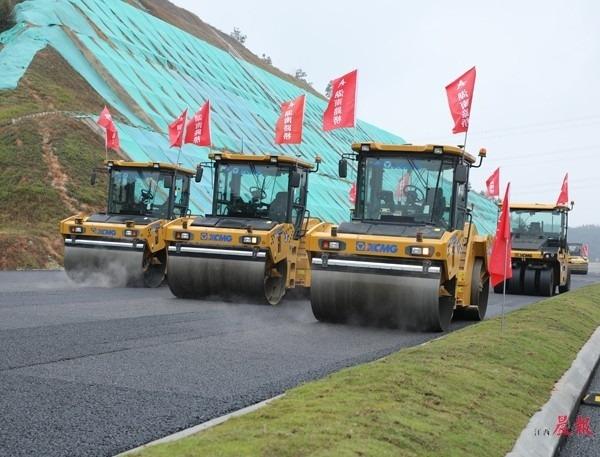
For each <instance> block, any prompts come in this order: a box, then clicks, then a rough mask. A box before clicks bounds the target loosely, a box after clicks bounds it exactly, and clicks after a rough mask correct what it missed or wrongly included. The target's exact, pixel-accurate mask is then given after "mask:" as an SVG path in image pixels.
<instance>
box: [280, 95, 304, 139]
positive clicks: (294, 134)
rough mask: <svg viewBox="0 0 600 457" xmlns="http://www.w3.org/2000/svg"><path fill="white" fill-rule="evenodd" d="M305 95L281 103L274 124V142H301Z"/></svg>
mask: <svg viewBox="0 0 600 457" xmlns="http://www.w3.org/2000/svg"><path fill="white" fill-rule="evenodd" d="M305 102H306V96H305V95H300V97H298V98H296V99H295V100H291V101H289V102H285V103H282V104H281V114H280V115H279V119H277V124H275V143H276V144H299V143H302V124H303V122H304V104H305Z"/></svg>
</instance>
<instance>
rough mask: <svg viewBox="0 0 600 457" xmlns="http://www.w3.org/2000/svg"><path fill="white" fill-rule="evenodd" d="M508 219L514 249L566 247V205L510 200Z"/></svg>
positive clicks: (567, 215) (567, 212) (567, 218)
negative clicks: (523, 202) (514, 201)
mask: <svg viewBox="0 0 600 457" xmlns="http://www.w3.org/2000/svg"><path fill="white" fill-rule="evenodd" d="M510 220H511V232H512V238H513V248H515V249H525V250H537V249H540V248H544V247H546V248H556V249H558V248H563V249H566V248H567V227H568V223H569V207H567V206H554V205H550V204H531V203H528V204H519V203H513V204H511V205H510Z"/></svg>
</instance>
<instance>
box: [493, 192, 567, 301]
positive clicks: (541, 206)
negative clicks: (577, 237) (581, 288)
mask: <svg viewBox="0 0 600 457" xmlns="http://www.w3.org/2000/svg"><path fill="white" fill-rule="evenodd" d="M569 210H570V208H569V207H568V206H556V205H554V204H547V203H511V204H510V224H511V233H512V251H511V262H512V278H511V279H509V280H508V281H507V282H506V292H507V293H510V294H519V295H540V296H544V297H549V296H552V295H554V293H555V292H556V288H557V287H558V290H559V292H561V293H562V292H567V291H568V290H569V289H570V288H571V273H570V271H569V250H568V244H567V230H568V226H569V224H568V222H569ZM502 290H503V283H500V284H498V285H497V286H496V287H495V288H494V291H495V292H496V293H502Z"/></svg>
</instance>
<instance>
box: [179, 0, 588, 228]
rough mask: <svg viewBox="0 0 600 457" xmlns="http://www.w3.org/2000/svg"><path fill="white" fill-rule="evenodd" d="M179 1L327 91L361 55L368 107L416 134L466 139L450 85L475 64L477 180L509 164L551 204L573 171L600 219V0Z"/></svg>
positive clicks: (420, 139) (529, 196) (526, 193)
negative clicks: (456, 120) (480, 161)
mask: <svg viewBox="0 0 600 457" xmlns="http://www.w3.org/2000/svg"><path fill="white" fill-rule="evenodd" d="M174 2H175V3H176V4H177V5H179V6H182V7H184V8H187V9H189V10H190V11H192V12H194V13H196V14H197V15H198V16H199V17H201V18H202V19H203V20H204V21H206V22H208V23H209V24H211V25H213V26H215V27H217V28H219V29H221V30H223V31H224V32H231V31H232V30H233V28H234V27H238V28H240V29H241V30H242V32H243V33H244V34H246V35H247V36H248V39H247V41H246V45H247V46H248V47H249V48H250V49H251V50H252V51H253V52H254V53H256V54H258V55H261V54H262V53H265V54H267V55H269V56H270V57H271V58H272V60H273V64H274V65H275V66H277V67H279V68H281V69H282V70H284V71H287V72H289V73H293V72H294V71H295V69H296V68H302V69H303V70H304V71H306V73H308V79H309V81H312V82H313V84H314V86H315V88H317V89H318V90H320V91H321V92H324V88H325V86H326V85H327V82H328V81H329V80H330V79H332V78H335V77H338V76H340V75H342V74H344V73H345V72H348V71H350V70H352V69H354V68H358V70H359V87H358V117H359V118H360V119H363V120H365V121H367V122H371V123H373V124H375V125H378V126H380V127H383V128H385V129H387V130H389V131H391V132H394V133H396V134H398V135H400V136H402V137H403V138H405V139H406V140H407V141H408V142H411V143H446V144H462V142H463V135H462V134H461V135H453V134H452V133H451V131H452V119H451V117H450V113H449V110H448V105H447V100H446V94H445V90H444V87H445V86H446V84H448V83H449V82H451V81H453V80H454V79H456V78H457V77H458V76H460V74H462V73H463V72H465V71H466V70H468V69H469V68H471V67H472V66H473V65H476V66H477V82H476V84H475V94H474V99H473V106H472V114H471V127H470V132H469V137H468V140H467V149H468V150H470V151H471V152H474V153H476V152H477V151H478V149H479V148H480V147H482V146H483V147H486V148H487V150H488V160H487V161H486V162H484V166H483V167H482V168H481V169H479V170H474V172H473V173H472V175H471V176H472V182H473V186H474V188H475V189H478V190H479V189H482V188H483V187H484V181H485V179H486V178H487V177H488V176H489V175H490V174H491V172H492V171H493V170H494V169H495V168H496V167H498V166H499V167H501V186H502V188H504V186H505V184H506V182H507V181H511V183H512V184H511V194H512V195H511V197H512V200H513V201H530V200H534V201H539V202H552V203H553V202H555V201H556V198H557V196H558V193H559V189H560V185H561V183H562V179H563V176H564V174H565V173H566V172H567V171H568V172H569V183H570V197H571V199H572V200H575V210H574V211H573V212H572V213H571V224H572V225H581V224H590V223H595V224H600V182H599V180H598V178H597V176H598V169H599V168H600V135H599V133H600V2H598V1H596V0H587V1H586V0H571V1H557V0H550V1H541V0H539V1H522V0H521V1H516V0H510V1H502V2H500V1H489V2H482V1H475V0H473V1H462V0H457V1H453V2H447V1H442V0H439V1H433V0H428V1H427V0H425V1H420V2H413V1H411V2H409V1H392V0H371V1H358V0H354V1H351V0H346V1H338V0H330V1H323V0H320V1H317V0H303V1H300V2H293V3H291V2H284V1H281V0H257V1H253V2H249V1H241V0H239V1H220V2H215V1H214V0H211V1H209V0H174Z"/></svg>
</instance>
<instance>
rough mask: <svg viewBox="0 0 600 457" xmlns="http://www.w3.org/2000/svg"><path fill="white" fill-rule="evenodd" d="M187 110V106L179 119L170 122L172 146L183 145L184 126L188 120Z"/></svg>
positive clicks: (170, 141)
mask: <svg viewBox="0 0 600 457" xmlns="http://www.w3.org/2000/svg"><path fill="white" fill-rule="evenodd" d="M187 111H188V110H187V108H186V109H185V110H183V112H182V113H181V114H180V115H179V117H178V118H177V119H175V120H174V121H173V122H171V123H170V124H169V143H170V144H171V147H173V146H177V147H178V148H180V147H181V146H183V128H184V127H185V122H186V120H187Z"/></svg>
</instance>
